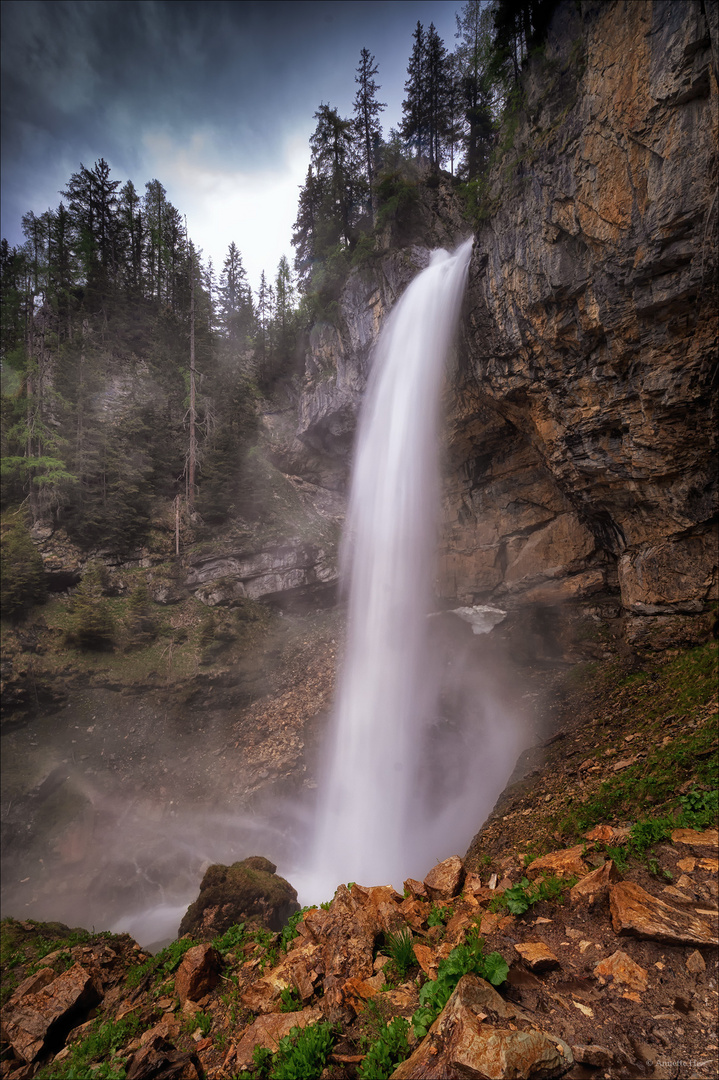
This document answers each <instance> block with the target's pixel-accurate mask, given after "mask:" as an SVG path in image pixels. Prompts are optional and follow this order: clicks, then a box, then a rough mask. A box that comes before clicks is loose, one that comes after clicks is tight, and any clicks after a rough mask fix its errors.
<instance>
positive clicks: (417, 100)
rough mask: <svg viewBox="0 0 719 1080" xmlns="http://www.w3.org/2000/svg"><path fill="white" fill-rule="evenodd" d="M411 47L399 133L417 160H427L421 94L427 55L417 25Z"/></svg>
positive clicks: (427, 146) (424, 95)
mask: <svg viewBox="0 0 719 1080" xmlns="http://www.w3.org/2000/svg"><path fill="white" fill-rule="evenodd" d="M412 38H413V40H414V45H413V46H412V54H411V56H410V58H409V63H408V65H407V75H408V76H409V78H408V79H407V82H406V83H405V84H404V88H405V92H406V94H407V96H406V98H405V99H404V101H403V102H402V123H401V125H400V131H401V134H402V137H403V138H404V140H405V141H406V142H407V144H408V145H409V146H410V147H411V148H412V149H413V150H414V155H415V157H416V158H418V159H419V160H422V159H424V158H426V157H428V156H429V155H428V151H429V145H428V131H427V97H426V93H425V88H426V79H427V74H426V73H427V51H426V43H425V34H424V27H423V26H422V23H421V22H419V21H418V22H417V26H416V27H415V31H414V33H413V35H412Z"/></svg>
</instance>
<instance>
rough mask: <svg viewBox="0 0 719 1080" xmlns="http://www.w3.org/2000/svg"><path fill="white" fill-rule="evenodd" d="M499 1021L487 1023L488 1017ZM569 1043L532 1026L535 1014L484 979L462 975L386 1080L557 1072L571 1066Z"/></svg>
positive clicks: (555, 1074)
mask: <svg viewBox="0 0 719 1080" xmlns="http://www.w3.org/2000/svg"><path fill="white" fill-rule="evenodd" d="M495 1016H496V1017H498V1018H499V1019H500V1020H501V1021H502V1023H501V1025H495V1024H493V1023H491V1021H490V1017H495ZM573 1062H574V1059H573V1057H572V1051H571V1049H570V1047H569V1046H568V1045H567V1043H565V1042H564V1041H563V1040H562V1039H560V1038H558V1037H557V1036H555V1035H553V1034H550V1033H548V1032H545V1031H540V1030H538V1029H537V1024H536V1019H533V1018H531V1017H530V1016H529V1015H528V1014H527V1013H525V1012H524V1011H523V1010H521V1009H520V1008H518V1007H517V1006H515V1005H512V1004H510V1003H509V1002H507V1001H505V1000H504V999H503V998H502V997H500V995H499V994H498V993H497V992H496V990H494V988H493V987H491V986H490V985H489V983H487V982H485V981H484V979H479V978H477V976H476V975H464V976H463V977H462V978H461V979H460V980H459V983H458V984H457V988H456V989H455V991H454V993H453V994H452V996H451V997H450V999H449V1001H448V1002H447V1004H446V1006H445V1008H444V1009H443V1010H442V1012H441V1013H440V1015H439V1017H438V1018H437V1020H435V1022H434V1024H433V1025H432V1028H431V1030H430V1032H429V1034H428V1035H427V1037H426V1038H425V1039H423V1040H422V1042H421V1043H420V1045H419V1046H418V1047H417V1049H416V1050H415V1051H414V1053H413V1054H412V1055H411V1056H410V1057H409V1058H407V1060H406V1061H403V1062H402V1064H401V1065H399V1066H398V1067H397V1068H396V1069H395V1071H394V1072H393V1073H392V1080H437V1077H441V1076H464V1077H477V1080H479V1078H480V1077H488V1076H492V1077H496V1078H498V1080H501V1078H505V1077H506V1078H509V1077H517V1076H524V1077H531V1076H545V1077H550V1076H561V1075H562V1074H563V1073H565V1072H567V1071H568V1069H570V1068H571V1067H572V1064H573Z"/></svg>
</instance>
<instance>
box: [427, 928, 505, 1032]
mask: <svg viewBox="0 0 719 1080" xmlns="http://www.w3.org/2000/svg"><path fill="white" fill-rule="evenodd" d="M508 971H509V965H508V964H507V962H506V960H505V959H504V958H503V957H502V956H501V954H500V953H498V952H491V953H489V954H487V955H485V952H484V938H481V937H479V935H478V934H477V933H474V934H470V935H468V936H467V941H466V942H465V944H464V945H457V947H456V948H454V949H452V951H451V953H450V954H449V956H448V957H447V958H446V959H445V960H441V961H440V963H439V967H438V969H437V978H436V979H435V980H434V981H432V982H427V983H425V984H424V986H423V987H422V989H421V990H420V992H419V1008H418V1009H417V1011H416V1012H415V1014H414V1016H413V1017H412V1027H413V1028H414V1033H415V1035H416V1036H417V1037H418V1038H424V1036H425V1035H426V1034H427V1032H428V1031H429V1029H430V1027H431V1025H432V1023H433V1022H434V1020H435V1017H437V1016H438V1015H439V1013H440V1012H441V1011H442V1009H443V1008H444V1007H445V1005H446V1004H447V1002H448V1001H449V999H450V996H451V994H452V991H453V990H454V988H455V987H456V985H457V983H458V982H459V980H460V979H461V978H462V976H463V975H470V974H474V975H479V977H480V978H482V979H486V980H487V982H490V983H491V984H492V986H499V985H500V984H501V983H503V982H504V980H505V979H506V978H507V972H508Z"/></svg>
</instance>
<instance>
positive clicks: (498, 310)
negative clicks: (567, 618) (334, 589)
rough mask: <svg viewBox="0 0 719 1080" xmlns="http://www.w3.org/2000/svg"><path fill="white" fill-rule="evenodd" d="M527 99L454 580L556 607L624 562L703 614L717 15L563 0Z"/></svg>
mask: <svg viewBox="0 0 719 1080" xmlns="http://www.w3.org/2000/svg"><path fill="white" fill-rule="evenodd" d="M580 72H581V74H580ZM526 97H527V101H526V107H525V108H524V110H523V111H522V113H521V114H520V116H519V122H518V129H517V133H516V136H515V140H514V149H513V151H512V152H511V155H508V158H507V159H505V162H504V165H503V168H502V170H501V171H499V172H498V173H496V174H495V175H494V177H493V180H492V184H491V187H490V191H489V200H490V205H491V204H492V203H493V204H494V209H493V212H492V214H491V217H489V218H488V220H487V221H486V223H485V224H484V225H483V227H482V228H481V229H480V231H479V233H478V236H477V243H476V248H475V257H474V260H473V265H472V271H471V284H470V290H469V303H468V312H467V318H466V321H465V325H464V334H465V337H464V356H463V361H464V362H463V368H462V374H461V376H460V379H459V380H458V382H457V384H456V388H455V393H454V398H453V401H452V437H451V440H452V456H453V461H454V466H455V467H454V473H453V481H452V484H451V485H450V499H449V507H448V519H449V529H448V534H447V543H446V548H445V562H444V567H445V573H444V586H445V588H446V589H447V590H448V591H449V592H450V593H460V594H461V593H465V594H471V595H473V596H484V595H496V594H497V592H500V593H501V592H503V591H505V590H506V591H508V592H510V593H513V592H517V591H520V592H524V593H525V596H526V598H537V599H539V598H541V599H543V600H545V601H549V600H550V599H551V597H552V596H553V595H557V596H558V597H560V596H567V595H575V596H581V595H583V594H586V593H588V592H593V591H597V590H604V589H606V588H607V587H610V588H611V587H612V586H613V585H614V581H615V574H616V575H617V578H618V586H619V590H620V594H621V600H622V606H623V608H624V610H625V611H626V612H628V613H632V614H642V615H646V614H671V613H675V612H681V613H692V612H699V611H701V610H703V607H704V603H705V601H706V600H707V599H708V598H709V596H710V595H714V596H716V580H717V579H716V525H715V524H714V525H712V524H711V522H712V518H713V516H714V522H715V520H716V518H715V514H716V481H717V476H716V464H715V458H714V457H713V454H712V450H713V448H714V446H715V423H714V417H715V408H714V407H715V402H716V397H715V393H714V392H713V391H715V390H716V366H715V365H716V341H717V321H716V314H715V305H716V291H715V287H714V277H713V274H714V270H715V266H716V240H715V236H716V211H717V207H716V198H715V189H716V175H717V168H716V152H715V147H716V137H717V129H716V125H717V112H716V101H717V84H716V77H715V74H714V72H713V70H712V51H711V40H710V32H709V27H708V25H707V22H706V19H705V17H704V11H703V5H702V4H701V3H699V2H697V3H691V2H690V3H686V4H673V3H665V2H657V0H655V2H653V3H652V2H651V0H647V2H639V3H629V4H624V3H616V4H601V5H597V4H587V3H585V4H582V5H581V8H580V10H577V8H576V7H575V5H570V4H567V5H563V6H561V7H560V9H559V11H558V12H557V17H556V18H555V21H554V25H553V27H552V32H551V33H550V37H549V41H548V44H547V49H546V55H545V57H544V58H543V60H542V61H541V62H540V63H538V64H536V65H535V68H534V69H533V70H532V71H531V72H530V73H529V77H528V79H527V85H526ZM510 172H511V177H510V178H509V179H508V173H510ZM712 590H713V592H712Z"/></svg>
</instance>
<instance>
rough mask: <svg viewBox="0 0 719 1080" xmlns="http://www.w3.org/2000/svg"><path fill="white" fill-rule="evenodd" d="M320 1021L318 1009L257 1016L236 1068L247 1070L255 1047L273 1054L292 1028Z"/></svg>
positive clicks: (239, 1050)
mask: <svg viewBox="0 0 719 1080" xmlns="http://www.w3.org/2000/svg"><path fill="white" fill-rule="evenodd" d="M321 1019H322V1011H321V1010H320V1009H318V1008H315V1009H303V1010H302V1011H301V1012H295V1013H268V1014H266V1015H265V1016H258V1017H257V1019H256V1020H255V1022H254V1023H253V1024H252V1025H251V1026H250V1027H249V1028H248V1029H247V1030H246V1031H245V1033H244V1035H243V1036H242V1038H241V1039H240V1042H239V1044H238V1046H237V1054H236V1056H235V1066H236V1068H237V1069H238V1070H242V1069H249V1067H250V1066H251V1065H252V1055H253V1053H254V1050H255V1047H256V1046H262V1047H265V1048H266V1049H267V1050H272V1051H273V1052H275V1051H276V1050H277V1049H278V1047H279V1045H280V1039H282V1038H284V1036H285V1035H289V1033H290V1031H291V1030H292V1028H293V1027H298V1028H304V1027H307V1025H308V1024H316V1023H318V1022H319V1021H320V1020H321ZM130 1080H131V1078H130Z"/></svg>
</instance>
